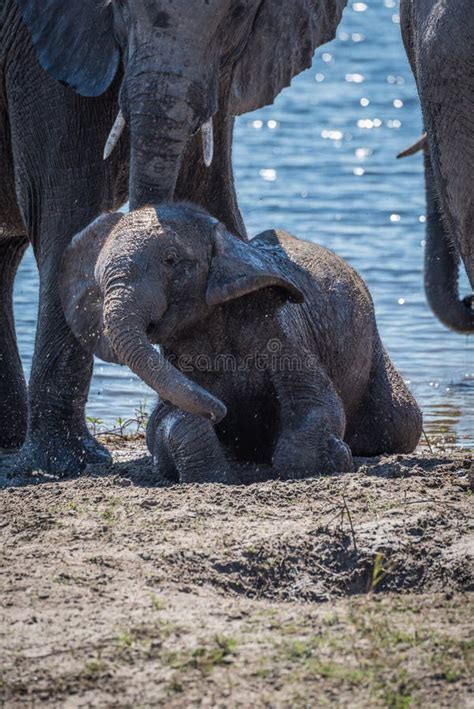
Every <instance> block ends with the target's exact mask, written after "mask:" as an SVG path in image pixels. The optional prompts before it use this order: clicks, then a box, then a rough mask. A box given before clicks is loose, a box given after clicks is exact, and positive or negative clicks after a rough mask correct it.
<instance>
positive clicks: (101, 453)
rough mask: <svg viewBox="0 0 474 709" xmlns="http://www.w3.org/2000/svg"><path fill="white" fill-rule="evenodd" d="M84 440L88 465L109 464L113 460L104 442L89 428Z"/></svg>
mask: <svg viewBox="0 0 474 709" xmlns="http://www.w3.org/2000/svg"><path fill="white" fill-rule="evenodd" d="M82 442H83V444H84V448H85V452H86V463H87V464H88V465H107V464H108V463H111V462H112V456H111V454H110V452H109V451H108V450H107V448H106V447H105V446H103V445H102V443H99V441H98V440H97V439H95V438H94V436H93V435H92V434H91V433H90V431H89V430H88V429H86V432H85V434H84V436H83V439H82Z"/></svg>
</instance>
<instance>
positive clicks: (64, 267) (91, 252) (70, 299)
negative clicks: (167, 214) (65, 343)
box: [59, 212, 123, 362]
mask: <svg viewBox="0 0 474 709" xmlns="http://www.w3.org/2000/svg"><path fill="white" fill-rule="evenodd" d="M122 217H123V214H118V213H116V212H114V213H108V214H103V215H102V216H100V217H98V218H97V219H96V220H95V221H93V222H92V224H89V226H87V227H86V228H85V229H83V231H81V232H79V234H76V236H75V237H74V239H73V240H72V241H71V243H70V244H69V246H68V247H67V248H66V250H65V252H64V254H63V258H62V263H61V271H60V274H59V294H60V297H61V303H62V306H63V311H64V315H65V318H66V322H67V324H68V325H69V327H70V328H71V330H72V332H73V333H74V336H75V337H76V339H77V340H79V342H80V343H81V345H82V347H83V348H84V350H85V351H86V352H88V353H89V354H96V355H97V357H100V359H103V360H105V361H106V362H117V361H118V360H117V357H116V356H115V354H114V353H113V352H112V350H111V349H110V347H109V345H108V342H107V339H106V338H105V337H104V335H103V322H102V294H101V291H100V285H99V283H98V279H97V276H96V265H97V261H98V259H99V256H100V253H101V250H102V248H103V246H104V244H105V242H106V240H107V237H108V236H109V234H110V232H111V231H112V229H113V228H114V227H115V226H116V225H117V224H118V223H119V222H120V220H121V219H122Z"/></svg>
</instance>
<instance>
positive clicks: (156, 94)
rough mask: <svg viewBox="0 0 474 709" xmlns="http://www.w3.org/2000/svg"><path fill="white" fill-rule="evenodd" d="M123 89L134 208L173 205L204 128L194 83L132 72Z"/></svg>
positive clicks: (160, 75)
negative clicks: (191, 142) (189, 153)
mask: <svg viewBox="0 0 474 709" xmlns="http://www.w3.org/2000/svg"><path fill="white" fill-rule="evenodd" d="M123 88H124V90H123V92H122V96H123V97H125V98H126V101H125V103H126V114H127V119H128V122H129V126H130V135H131V152H130V184H129V194H130V208H131V209H136V208H139V207H143V206H146V205H150V204H157V203H159V202H164V201H171V200H172V199H173V196H174V191H175V187H176V182H177V180H178V174H179V170H180V166H181V157H182V155H183V153H184V151H185V147H186V143H187V141H188V139H189V137H190V135H191V134H192V133H193V132H194V131H195V130H196V129H197V128H198V126H199V107H198V106H197V105H196V101H193V90H192V84H191V83H190V82H189V81H187V80H186V79H185V78H183V77H182V76H174V75H172V74H168V73H164V74H163V73H159V72H156V71H151V72H150V73H146V74H142V73H140V72H137V71H136V70H134V69H133V68H132V69H131V70H130V73H128V75H127V76H126V78H125V84H124V87H123Z"/></svg>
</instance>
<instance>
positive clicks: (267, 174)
mask: <svg viewBox="0 0 474 709" xmlns="http://www.w3.org/2000/svg"><path fill="white" fill-rule="evenodd" d="M259 174H260V177H262V178H263V179H264V180H265V181H266V182H275V180H276V178H277V171H276V170H274V169H273V168H272V167H268V168H264V169H263V170H260V172H259Z"/></svg>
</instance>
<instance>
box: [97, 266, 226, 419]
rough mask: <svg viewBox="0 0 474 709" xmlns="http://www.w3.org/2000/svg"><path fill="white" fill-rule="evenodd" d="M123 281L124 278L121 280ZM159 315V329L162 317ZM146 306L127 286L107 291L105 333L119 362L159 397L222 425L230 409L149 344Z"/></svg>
mask: <svg viewBox="0 0 474 709" xmlns="http://www.w3.org/2000/svg"><path fill="white" fill-rule="evenodd" d="M120 280H122V281H123V278H120ZM165 309H166V304H163V307H162V308H161V310H162V312H161V313H159V314H158V313H156V314H155V317H154V320H153V323H154V324H155V325H156V324H157V322H158V321H159V318H160V317H161V316H162V314H163V312H164V310H165ZM142 312H143V305H142V306H141V307H140V305H139V304H138V303H137V302H136V298H135V295H134V293H133V292H132V291H130V290H129V289H128V288H125V287H124V286H123V284H121V285H118V286H117V285H115V286H114V285H112V286H108V287H107V288H106V293H105V297H104V304H103V318H104V332H105V335H106V337H107V339H108V341H109V342H110V345H111V347H112V349H113V351H114V352H115V354H116V356H117V359H118V361H119V362H120V363H121V364H125V365H127V366H128V367H129V368H130V369H131V370H132V371H133V372H135V374H136V375H137V376H138V377H140V379H142V380H143V381H144V382H145V384H147V385H148V386H149V387H151V388H152V389H154V390H155V391H156V393H157V394H159V396H160V397H161V398H162V399H163V400H165V401H169V402H171V403H172V404H174V405H175V406H177V407H179V408H180V409H183V410H184V411H189V413H192V414H197V415H199V416H203V417H205V418H207V419H210V420H211V421H212V422H219V421H221V420H222V419H223V418H224V416H225V415H226V413H227V411H226V407H225V406H224V404H223V403H222V402H221V401H219V399H217V398H216V397H214V396H213V395H212V394H210V393H209V392H208V391H206V390H205V389H203V388H202V387H200V386H199V385H198V384H195V383H194V382H192V381H191V380H189V379H187V378H186V377H185V376H184V375H183V374H182V373H181V372H180V371H179V370H178V369H176V368H175V367H174V366H173V365H172V364H171V363H170V362H169V361H168V360H167V359H165V357H164V356H163V355H162V354H161V352H159V351H158V350H156V349H155V348H154V347H153V346H152V345H151V343H150V342H149V340H148V337H147V335H146V328H147V325H149V323H147V322H145V321H144V318H143V315H142Z"/></svg>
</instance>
